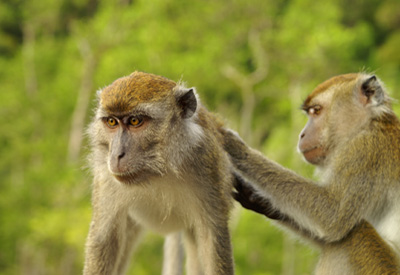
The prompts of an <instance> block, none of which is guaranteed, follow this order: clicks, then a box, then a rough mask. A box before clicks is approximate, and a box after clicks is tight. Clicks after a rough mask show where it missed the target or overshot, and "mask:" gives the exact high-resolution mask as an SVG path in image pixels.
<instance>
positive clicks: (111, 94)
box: [100, 71, 176, 113]
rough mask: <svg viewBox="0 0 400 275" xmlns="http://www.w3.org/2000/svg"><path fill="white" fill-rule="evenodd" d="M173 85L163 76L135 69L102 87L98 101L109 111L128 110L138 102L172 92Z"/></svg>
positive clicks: (157, 98)
mask: <svg viewBox="0 0 400 275" xmlns="http://www.w3.org/2000/svg"><path fill="white" fill-rule="evenodd" d="M175 86H176V83H175V82H174V81H171V80H169V79H167V78H165V77H162V76H158V75H154V74H148V73H143V72H137V71H136V72H133V73H132V74H131V75H129V76H125V77H122V78H119V79H117V80H115V81H114V82H113V83H112V84H111V85H110V86H107V87H106V88H104V89H103V91H102V93H101V96H100V103H101V105H102V107H103V108H104V109H105V110H107V111H108V112H110V113H112V112H128V111H130V110H132V109H133V108H135V106H136V105H137V104H138V103H143V102H153V101H159V100H162V98H164V97H166V96H168V95H171V94H172V91H173V88H174V87H175Z"/></svg>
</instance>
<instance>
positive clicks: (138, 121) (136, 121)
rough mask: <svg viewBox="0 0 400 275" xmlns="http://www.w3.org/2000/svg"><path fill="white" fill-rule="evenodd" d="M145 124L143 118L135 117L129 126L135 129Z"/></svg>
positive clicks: (130, 120)
mask: <svg viewBox="0 0 400 275" xmlns="http://www.w3.org/2000/svg"><path fill="white" fill-rule="evenodd" d="M142 123H143V118H142V117H140V116H133V117H131V118H130V119H129V124H130V125H131V126H133V127H139V126H140V125H142Z"/></svg>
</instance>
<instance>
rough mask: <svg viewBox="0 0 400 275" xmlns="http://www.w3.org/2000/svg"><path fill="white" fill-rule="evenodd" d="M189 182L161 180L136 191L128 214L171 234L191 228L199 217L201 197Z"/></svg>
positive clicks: (140, 222)
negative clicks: (149, 186) (193, 190)
mask: <svg viewBox="0 0 400 275" xmlns="http://www.w3.org/2000/svg"><path fill="white" fill-rule="evenodd" d="M188 185H190V183H188V182H184V183H182V182H176V181H173V182H169V181H166V180H159V181H157V182H153V183H152V184H151V186H152V187H151V188H148V189H145V190H139V191H137V192H135V193H134V194H133V200H132V204H131V206H130V208H129V215H130V216H131V217H132V218H133V219H134V220H135V221H136V222H138V223H139V224H141V225H142V226H144V227H145V228H149V229H150V230H152V231H155V232H157V233H160V234H169V233H172V232H175V231H180V230H182V229H184V228H187V227H189V226H190V225H192V224H194V223H195V222H196V220H198V216H199V213H200V212H201V210H200V209H201V208H202V207H201V204H202V202H201V200H199V198H198V196H197V195H196V194H194V193H193V192H192V190H191V189H190V188H189V189H188V188H185V186H186V187H187V186H188Z"/></svg>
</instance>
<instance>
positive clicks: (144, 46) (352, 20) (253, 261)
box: [0, 0, 400, 275]
mask: <svg viewBox="0 0 400 275" xmlns="http://www.w3.org/2000/svg"><path fill="white" fill-rule="evenodd" d="M399 18H400V2H399V1H398V0H355V1H350V2H349V1H345V0H326V1H312V0H277V1H276V0H231V1H223V0H212V1H211V0H193V1H184V0H152V1H144V0H114V1H99V0H41V1H28V0H3V1H1V2H0V85H1V86H0V87H1V100H0V115H1V117H3V120H2V125H3V127H2V128H1V129H0V152H1V158H0V179H1V180H0V225H1V226H0V274H7V275H8V274H66V275H67V274H80V273H81V270H82V265H83V251H84V243H85V238H86V234H87V230H88V226H89V221H90V215H91V210H90V182H91V176H90V171H88V169H87V168H86V160H85V156H86V154H87V144H86V142H87V141H86V139H83V140H82V139H81V137H82V136H83V135H84V126H85V125H86V124H87V122H88V120H89V119H90V116H91V110H92V109H93V106H94V98H95V91H96V89H98V88H101V87H104V86H105V85H108V84H109V83H111V82H112V81H113V80H114V79H116V78H118V77H121V76H124V75H127V74H129V73H131V72H132V71H134V70H141V71H147V72H152V73H155V74H160V75H164V76H166V77H168V78H170V79H174V80H179V79H183V80H184V81H185V82H186V83H187V84H188V85H189V86H196V87H197V89H198V91H199V93H200V95H201V98H202V100H203V102H204V103H205V104H206V105H207V106H208V107H209V108H210V109H211V110H213V111H215V112H218V113H220V114H221V116H222V117H224V118H225V119H226V121H227V124H228V125H230V126H231V127H232V128H234V129H236V130H238V131H239V132H240V133H241V135H242V136H243V137H244V138H245V139H246V141H247V142H249V143H250V144H252V145H253V146H254V147H256V148H258V149H260V150H262V151H263V152H264V153H265V154H266V155H268V156H269V157H270V158H272V159H274V160H276V161H278V162H280V163H282V164H283V165H285V166H287V167H289V168H291V169H294V170H296V171H298V172H299V173H301V174H303V175H305V176H312V167H310V166H309V165H305V164H304V163H302V161H301V159H300V157H299V156H298V155H297V154H296V152H295V151H296V150H295V146H296V139H297V133H298V132H299V131H300V129H301V128H302V126H303V124H304V123H305V118H304V117H303V116H302V115H301V113H300V111H299V110H298V107H299V106H300V104H301V101H302V99H303V98H304V97H305V96H306V95H307V93H309V92H310V91H311V90H312V89H313V88H314V87H315V86H316V85H317V84H318V83H320V82H322V81H323V80H325V79H327V78H329V77H331V76H333V75H336V74H341V73H347V72H355V71H360V70H366V71H374V72H376V73H377V74H378V75H379V76H380V77H381V78H382V79H383V80H384V81H385V83H386V85H387V87H388V88H389V90H390V91H391V95H392V96H393V97H394V98H400V94H399V92H398V91H397V90H395V87H397V86H399V84H400V83H399V82H400V70H399V69H400V51H399V50H398V49H399V48H400V19H399ZM395 109H396V110H398V109H399V107H398V105H396V106H395ZM287 236H288V234H286V233H283V232H282V230H279V229H277V227H276V226H274V225H272V224H271V223H270V222H269V221H266V220H265V219H264V218H263V217H261V216H259V215H256V214H254V213H250V212H248V211H245V210H239V209H236V210H235V211H234V213H233V216H232V238H233V246H234V254H235V262H236V270H237V274H256V275H257V274H310V273H311V272H312V268H313V265H314V264H315V260H316V257H317V252H316V251H314V250H313V249H312V248H310V247H308V246H305V245H302V244H299V243H297V242H294V241H293V240H292V239H291V238H290V237H287ZM142 242H143V243H142V245H141V246H140V247H139V249H138V250H137V251H136V253H135V256H134V257H135V261H134V262H133V264H132V265H131V268H130V271H129V274H139V275H140V274H159V273H160V269H161V263H162V256H161V250H162V249H161V248H162V239H161V237H159V236H157V235H154V234H152V233H149V234H148V235H146V237H145V238H144V240H143V241H142Z"/></svg>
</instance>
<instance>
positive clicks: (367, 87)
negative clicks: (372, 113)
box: [361, 75, 385, 105]
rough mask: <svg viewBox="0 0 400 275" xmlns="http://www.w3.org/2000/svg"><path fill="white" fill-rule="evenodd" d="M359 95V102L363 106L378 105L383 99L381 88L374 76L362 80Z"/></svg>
mask: <svg viewBox="0 0 400 275" xmlns="http://www.w3.org/2000/svg"><path fill="white" fill-rule="evenodd" d="M361 93H362V95H361V97H362V98H361V101H362V103H363V104H364V105H367V104H370V103H372V104H373V105H379V104H381V103H382V102H383V101H384V98H385V95H384V92H383V88H382V86H381V84H380V83H379V80H378V79H377V78H376V76H375V75H373V76H371V77H369V78H367V79H366V80H364V82H363V83H362V85H361Z"/></svg>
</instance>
